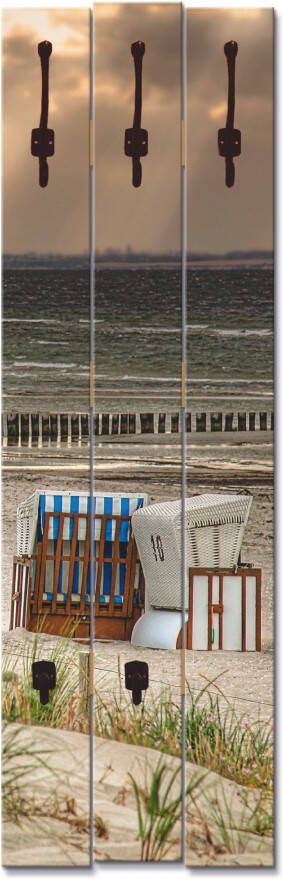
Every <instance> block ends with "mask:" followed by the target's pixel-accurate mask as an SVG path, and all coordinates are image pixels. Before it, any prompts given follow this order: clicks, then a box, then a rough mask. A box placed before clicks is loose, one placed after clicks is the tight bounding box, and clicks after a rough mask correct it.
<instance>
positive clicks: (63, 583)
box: [12, 491, 146, 637]
mask: <svg viewBox="0 0 283 879" xmlns="http://www.w3.org/2000/svg"><path fill="white" fill-rule="evenodd" d="M90 503H91V502H90V496H89V494H86V493H83V492H77V493H74V492H61V493H59V492H46V491H39V492H36V493H35V494H34V495H32V497H31V498H29V499H28V500H27V501H26V502H25V503H24V504H21V506H20V507H19V508H18V511H17V559H18V561H19V560H21V559H23V558H25V559H26V560H27V561H28V564H29V572H30V574H29V600H28V602H26V604H27V610H30V611H31V618H32V622H33V624H34V623H35V617H37V618H38V617H39V616H41V615H42V613H45V614H46V615H47V616H49V623H51V616H50V615H53V616H54V615H55V616H56V615H57V616H58V614H59V616H61V617H62V615H63V616H64V615H65V616H66V615H67V616H68V615H69V616H75V617H77V616H78V614H80V616H81V617H85V616H86V617H88V618H89V604H90V542H91V515H90V512H91V508H90ZM145 503H146V496H145V495H139V496H137V495H133V494H127V495H126V494H117V493H113V494H107V493H103V494H101V493H96V494H95V496H94V498H93V528H92V533H93V556H92V558H93V561H94V568H93V570H94V584H95V615H96V616H98V617H108V619H109V618H110V617H111V616H114V617H115V614H116V615H117V617H118V618H119V619H120V620H122V619H129V617H131V616H132V613H133V609H134V608H136V611H137V610H138V608H140V612H141V609H142V604H143V598H142V595H141V579H142V578H141V568H140V564H139V561H138V559H137V554H136V548H135V544H134V541H133V538H132V530H131V517H132V515H133V513H134V512H135V511H136V510H138V509H140V508H141V507H142V506H143V505H144V504H145ZM14 579H15V577H14ZM17 591H18V590H17ZM14 592H15V590H14ZM21 616H22V615H21ZM135 617H137V612H136V613H135ZM14 618H15V611H14ZM18 624H19V623H18ZM14 625H15V623H14ZM14 625H12V627H13V628H14ZM55 628H56V627H55ZM112 628H113V625H112ZM114 628H115V626H114ZM126 628H127V627H126ZM128 628H129V627H128ZM99 629H101V635H100V637H104V634H103V632H104V629H103V626H101V625H100V626H99ZM116 629H117V626H116V628H115V632H116ZM106 636H107V633H106V635H105V637H106ZM98 637H99V635H98Z"/></svg>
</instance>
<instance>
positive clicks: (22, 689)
mask: <svg viewBox="0 0 283 879" xmlns="http://www.w3.org/2000/svg"><path fill="white" fill-rule="evenodd" d="M40 658H41V656H40V653H39V642H38V639H37V638H35V640H34V642H33V645H32V647H30V646H29V645H28V646H27V647H26V649H25V652H24V654H23V657H22V663H23V666H22V670H21V673H18V672H17V671H16V662H15V660H12V659H11V658H9V659H8V660H6V661H5V662H4V666H3V671H2V718H3V720H4V721H5V722H6V723H8V722H9V723H13V722H18V723H21V724H30V725H37V724H40V725H42V726H50V727H53V728H58V729H69V730H74V731H76V732H83V733H88V732H89V709H88V704H87V700H86V698H85V690H83V689H82V686H81V680H80V669H79V665H78V662H76V661H75V659H74V657H73V656H72V654H71V652H70V651H68V650H66V648H65V646H64V644H63V643H62V641H60V642H59V643H58V645H56V646H55V647H54V649H53V650H52V651H50V653H49V654H48V659H50V660H51V661H52V662H54V663H55V665H56V678H57V682H56V687H55V689H54V690H51V691H50V692H49V702H48V704H47V705H41V704H40V699H39V693H38V691H37V690H34V689H33V687H32V663H33V662H36V661H37V660H38V659H40Z"/></svg>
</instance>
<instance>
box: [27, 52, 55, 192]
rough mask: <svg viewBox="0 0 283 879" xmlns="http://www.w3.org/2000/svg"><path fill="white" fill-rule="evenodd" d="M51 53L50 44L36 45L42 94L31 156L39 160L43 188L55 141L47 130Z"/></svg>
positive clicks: (51, 131)
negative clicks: (37, 126)
mask: <svg viewBox="0 0 283 879" xmlns="http://www.w3.org/2000/svg"><path fill="white" fill-rule="evenodd" d="M51 52H52V43H49V42H48V40H43V42H42V43H38V54H39V57H40V62H41V76H42V92H41V114H40V122H39V128H33V129H32V132H31V154H32V156H37V158H38V159H39V185H40V186H42V187H44V186H47V184H48V164H47V158H48V157H49V156H53V155H54V148H55V141H54V131H53V129H52V128H47V124H48V105H49V58H50V55H51Z"/></svg>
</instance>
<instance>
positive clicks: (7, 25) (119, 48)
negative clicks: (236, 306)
mask: <svg viewBox="0 0 283 879" xmlns="http://www.w3.org/2000/svg"><path fill="white" fill-rule="evenodd" d="M3 35H4V56H3V62H4V77H3V98H4V108H3V111H4V217H3V219H4V250H5V251H6V252H10V253H11V252H13V253H24V252H28V251H37V252H41V253H43V252H45V253H47V252H53V253H59V252H61V253H66V254H68V253H69V254H70V253H81V252H86V251H87V249H88V240H89V236H88V106H89V75H88V74H89V14H88V10H84V9H77V10H67V9H57V10H56V9H49V10H44V11H40V10H34V9H33V10H22V9H21V10H20V9H14V10H6V11H4V26H3ZM42 39H49V40H51V42H52V43H53V53H52V56H51V61H50V112H49V126H50V127H52V128H54V129H55V156H54V157H52V158H51V159H50V160H49V185H48V187H47V189H43V190H42V189H40V187H39V185H38V162H37V160H36V159H34V158H33V157H32V156H31V154H30V131H31V128H33V127H36V126H37V125H38V124H39V108H40V90H41V80H40V64H39V58H38V54H37V43H38V41H39V40H42ZM137 39H142V40H144V42H145V44H146V52H145V56H144V61H143V115H142V125H143V126H144V127H145V128H147V129H148V133H149V153H148V156H147V157H146V158H144V159H143V161H142V167H143V180H142V185H141V187H140V189H134V188H133V187H132V184H131V161H130V159H127V158H126V157H125V156H124V154H123V141H124V129H125V128H126V127H130V126H131V125H132V116H133V99H134V67H133V59H132V56H131V52H130V44H131V42H132V41H134V40H137ZM229 39H234V40H236V41H237V42H238V44H239V52H238V57H237V62H236V114H235V125H236V127H239V128H240V129H241V131H242V155H241V157H240V158H239V159H237V160H236V162H235V164H236V182H235V186H234V188H233V189H230V190H228V189H226V187H225V184H224V173H225V172H224V165H225V162H224V160H223V159H220V157H219V156H218V151H217V130H218V128H219V127H222V126H224V125H225V119H226V101H227V66H226V59H225V56H224V52H223V45H224V42H226V41H227V40H229ZM272 40H273V13H272V10H271V9H254V8H253V9H231V8H230V7H227V9H223V8H222V9H203V8H201V9H190V10H189V12H188V212H189V223H188V230H189V235H188V247H189V250H191V251H192V252H194V253H195V252H203V251H206V252H210V253H213V252H214V253H223V252H226V251H227V250H249V249H255V248H256V249H261V248H264V249H266V248H271V247H272V243H273V242H272V234H273V229H272V212H273V204H272V197H273V179H272V178H273V160H272V152H273V143H272V125H273V120H272V113H273V94H272V92H273V81H272V80H273V46H272ZM95 242H96V247H97V249H98V250H100V251H103V250H107V249H108V248H114V249H116V248H118V249H121V250H126V249H127V248H131V249H132V250H134V251H136V250H145V251H148V252H163V253H166V252H168V251H170V250H171V251H172V250H173V251H175V250H178V249H179V246H180V7H179V4H175V3H174V4H173V3H172V4H170V3H169V4H164V5H162V4H159V5H157V4H152V3H148V4H144V5H142V4H131V3H129V4H121V3H117V4H113V5H112V4H103V3H100V4H97V5H96V11H95Z"/></svg>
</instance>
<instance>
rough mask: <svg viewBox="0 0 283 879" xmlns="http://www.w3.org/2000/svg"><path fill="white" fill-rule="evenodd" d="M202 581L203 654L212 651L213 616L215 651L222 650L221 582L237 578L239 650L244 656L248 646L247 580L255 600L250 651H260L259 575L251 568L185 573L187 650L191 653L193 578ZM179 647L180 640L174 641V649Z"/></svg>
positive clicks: (222, 604)
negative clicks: (204, 582) (215, 593)
mask: <svg viewBox="0 0 283 879" xmlns="http://www.w3.org/2000/svg"><path fill="white" fill-rule="evenodd" d="M202 576H203V577H205V578H207V588H208V602H207V644H206V646H205V647H204V648H202V649H206V650H213V642H214V638H213V630H214V621H213V617H214V615H215V614H216V615H218V617H219V624H218V649H219V650H223V649H225V647H224V638H223V619H224V612H225V600H224V594H223V593H224V578H225V577H229V578H230V577H233V578H235V577H238V578H241V584H240V588H241V648H240V649H241V650H242V651H243V652H246V651H247V650H248V649H250V648H249V646H248V613H247V590H248V588H249V582H248V581H249V578H250V579H252V580H253V581H254V599H255V607H254V613H255V621H254V642H255V646H254V649H255V650H256V651H260V650H261V585H262V572H261V570H260V568H253V567H248V566H247V567H239V568H236V569H235V568H233V569H230V568H190V569H189V608H188V610H189V613H188V622H187V623H186V631H187V639H186V640H187V649H188V650H192V649H194V646H193V645H194V637H193V628H194V619H195V617H194V590H195V588H196V584H195V577H202ZM214 578H216V579H217V590H218V601H217V602H215V601H214V600H213V584H214ZM180 646H181V640H180V636H179V638H178V642H177V647H180Z"/></svg>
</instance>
